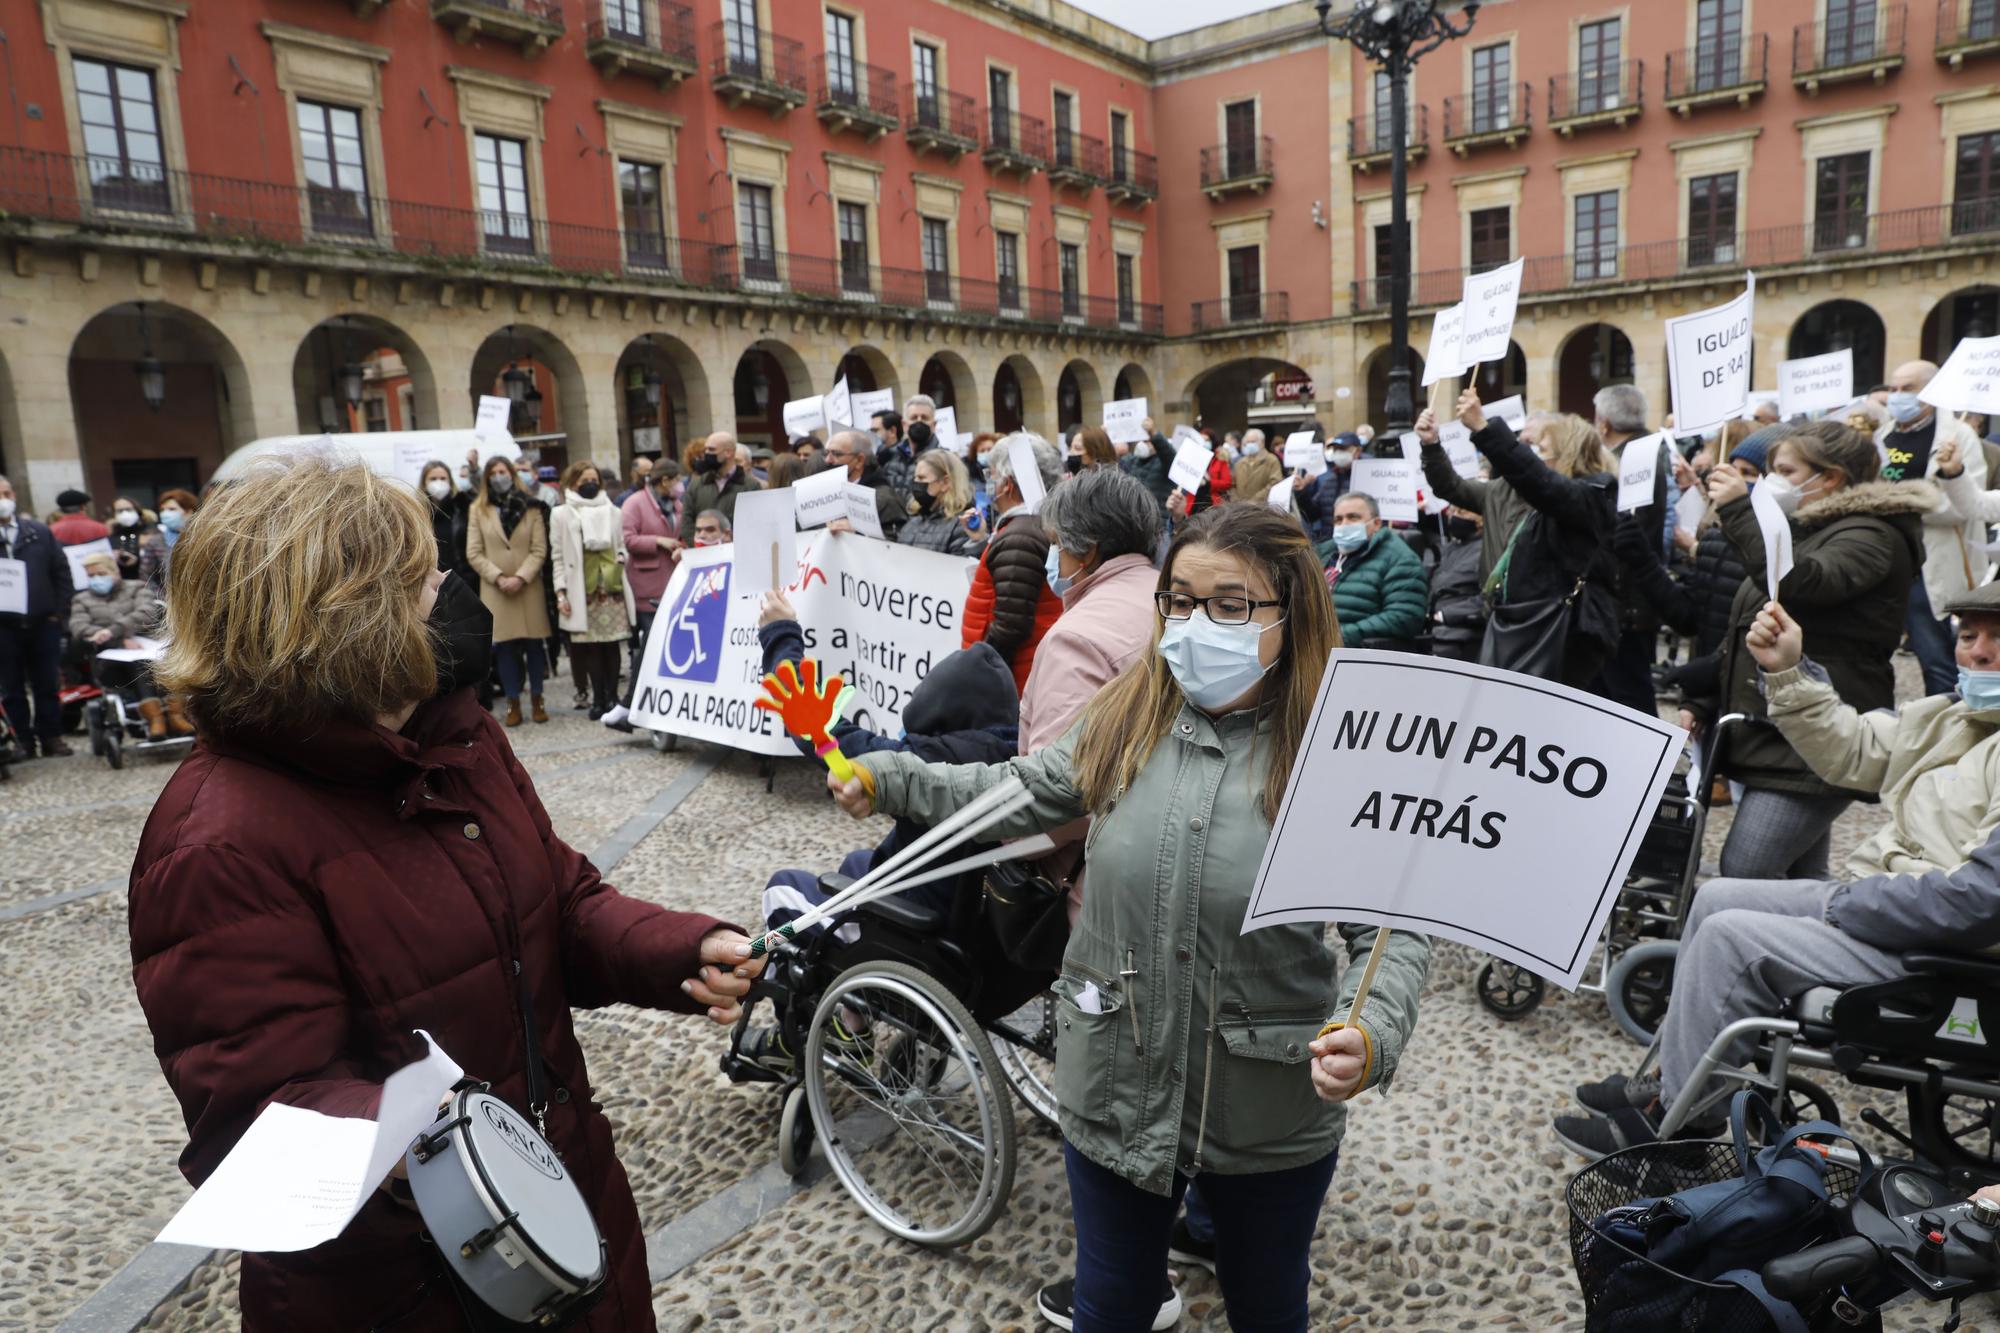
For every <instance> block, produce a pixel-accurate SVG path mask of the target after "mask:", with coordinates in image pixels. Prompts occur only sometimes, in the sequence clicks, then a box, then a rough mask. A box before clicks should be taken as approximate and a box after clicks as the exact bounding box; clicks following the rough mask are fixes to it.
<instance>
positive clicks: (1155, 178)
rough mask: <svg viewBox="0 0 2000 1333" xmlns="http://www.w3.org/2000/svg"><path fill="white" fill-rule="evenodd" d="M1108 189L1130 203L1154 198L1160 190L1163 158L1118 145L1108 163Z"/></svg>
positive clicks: (1110, 192)
mask: <svg viewBox="0 0 2000 1333" xmlns="http://www.w3.org/2000/svg"><path fill="white" fill-rule="evenodd" d="M1104 191H1105V193H1106V194H1109V195H1110V196H1111V197H1112V198H1113V199H1117V200H1122V201H1124V202H1128V203H1138V202H1143V201H1144V200H1147V199H1154V198H1157V197H1158V196H1159V193H1160V159H1159V158H1157V157H1154V156H1153V155H1152V154H1151V153H1142V152H1140V151H1139V150H1138V149H1136V148H1114V149H1112V150H1111V152H1110V154H1109V157H1108V160H1107V162H1106V174H1105V178H1104Z"/></svg>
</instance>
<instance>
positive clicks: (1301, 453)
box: [1285, 430, 1326, 477]
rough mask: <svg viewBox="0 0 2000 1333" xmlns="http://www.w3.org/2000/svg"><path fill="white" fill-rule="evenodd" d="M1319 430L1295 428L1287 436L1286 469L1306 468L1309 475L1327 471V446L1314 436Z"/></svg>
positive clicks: (1291, 470) (1288, 470)
mask: <svg viewBox="0 0 2000 1333" xmlns="http://www.w3.org/2000/svg"><path fill="white" fill-rule="evenodd" d="M1317 434H1318V432H1317V431H1311V430H1295V431H1293V432H1292V433H1291V434H1290V435H1287V436H1286V437H1285V471H1287V472H1297V471H1298V470H1299V469H1300V468H1304V469H1305V473H1306V475H1307V476H1308V477H1317V476H1318V475H1319V474H1320V473H1322V472H1324V471H1326V446H1325V445H1323V444H1321V443H1320V442H1319V441H1318V440H1317V439H1315V438H1314V436H1315V435H1317Z"/></svg>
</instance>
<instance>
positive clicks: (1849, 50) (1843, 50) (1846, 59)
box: [1792, 5, 1909, 92]
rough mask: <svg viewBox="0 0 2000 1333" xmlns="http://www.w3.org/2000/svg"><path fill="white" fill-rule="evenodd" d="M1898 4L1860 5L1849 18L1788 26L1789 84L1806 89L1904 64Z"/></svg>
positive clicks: (1884, 73) (1878, 76)
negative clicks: (1870, 6)
mask: <svg viewBox="0 0 2000 1333" xmlns="http://www.w3.org/2000/svg"><path fill="white" fill-rule="evenodd" d="M1908 17H1909V10H1908V8H1907V7H1906V6H1903V5H1877V6H1875V7H1873V8H1862V9H1860V10H1858V11H1857V12H1855V13H1854V14H1853V15H1852V16H1851V17H1846V18H1839V19H1828V20H1826V21H1824V22H1819V23H1801V24H1799V26H1798V27H1796V28H1794V29H1792V82H1793V83H1795V84H1797V85H1798V86H1799V87H1801V88H1804V89H1805V90H1806V91H1807V92H1814V91H1817V90H1818V88H1819V86H1820V85H1821V84H1823V83H1837V82H1840V81H1841V80H1844V79H1865V78H1872V79H1875V80H1877V81H1878V82H1879V81H1880V80H1882V79H1884V78H1887V77H1888V75H1889V72H1890V71H1891V70H1893V69H1895V68H1896V67H1897V66H1899V65H1901V64H1902V63H1903V28H1904V26H1905V20H1906V19H1908Z"/></svg>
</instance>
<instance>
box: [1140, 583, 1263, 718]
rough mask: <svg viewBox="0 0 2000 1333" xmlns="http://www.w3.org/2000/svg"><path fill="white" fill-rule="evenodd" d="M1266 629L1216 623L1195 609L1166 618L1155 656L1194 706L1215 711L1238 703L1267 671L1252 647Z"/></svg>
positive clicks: (1254, 625) (1260, 626)
mask: <svg viewBox="0 0 2000 1333" xmlns="http://www.w3.org/2000/svg"><path fill="white" fill-rule="evenodd" d="M1284 623H1285V622H1284V621H1282V620H1276V621H1273V622H1271V624H1269V625H1259V624H1257V623H1256V622H1255V621H1251V622H1250V623H1249V624H1247V625H1218V624H1216V623H1215V622H1214V621H1213V620H1210V619H1209V618H1208V612H1207V611H1205V610H1202V609H1199V608H1197V609H1196V610H1195V613H1194V614H1193V615H1191V616H1189V617H1188V618H1187V619H1186V620H1169V621H1168V622H1167V627H1166V629H1165V630H1164V631H1163V632H1162V633H1161V635H1160V656H1161V657H1162V658H1164V659H1166V663H1167V669H1168V670H1169V671H1171V672H1173V673H1174V682H1175V683H1176V684H1177V685H1179V686H1180V687H1181V693H1182V694H1184V695H1186V696H1187V699H1188V702H1189V703H1191V704H1193V705H1194V706H1195V707H1196V708H1211V709H1212V708H1221V707H1222V706H1223V705H1225V704H1228V703H1230V702H1232V701H1234V700H1236V699H1240V698H1242V697H1243V695H1244V694H1245V693H1246V692H1248V691H1249V690H1250V688H1251V687H1252V686H1254V685H1256V683H1257V682H1258V681H1260V680H1262V679H1263V678H1264V673H1265V671H1266V670H1267V668H1266V667H1265V665H1264V663H1263V661H1262V660H1261V659H1260V658H1259V657H1258V656H1257V645H1258V643H1259V642H1260V641H1261V640H1262V637H1263V633H1264V631H1265V630H1267V629H1276V628H1277V627H1278V626H1279V625H1282V624H1284Z"/></svg>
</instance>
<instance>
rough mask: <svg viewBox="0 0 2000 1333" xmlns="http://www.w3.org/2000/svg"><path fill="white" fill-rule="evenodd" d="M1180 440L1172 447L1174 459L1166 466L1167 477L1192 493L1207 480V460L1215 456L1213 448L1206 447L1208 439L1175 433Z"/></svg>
mask: <svg viewBox="0 0 2000 1333" xmlns="http://www.w3.org/2000/svg"><path fill="white" fill-rule="evenodd" d="M1175 438H1176V439H1178V440H1179V441H1180V443H1179V444H1178V445H1176V446H1175V447H1174V461H1173V463H1172V464H1170V465H1169V466H1168V468H1167V477H1168V479H1169V480H1170V481H1172V482H1173V483H1174V485H1176V486H1178V487H1180V488H1181V489H1182V490H1184V491H1186V492H1187V493H1188V494H1189V495H1193V494H1194V493H1195V492H1196V491H1198V490H1200V489H1201V487H1202V483H1203V482H1205V481H1207V480H1208V464H1209V460H1210V459H1212V458H1214V457H1215V450H1213V449H1211V448H1209V447H1208V441H1207V440H1204V439H1202V438H1201V436H1199V435H1197V436H1195V437H1194V438H1193V439H1188V438H1186V437H1185V436H1180V435H1176V436H1175Z"/></svg>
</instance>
